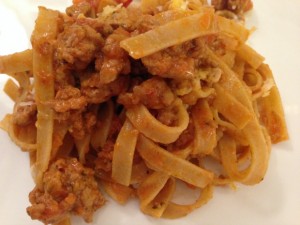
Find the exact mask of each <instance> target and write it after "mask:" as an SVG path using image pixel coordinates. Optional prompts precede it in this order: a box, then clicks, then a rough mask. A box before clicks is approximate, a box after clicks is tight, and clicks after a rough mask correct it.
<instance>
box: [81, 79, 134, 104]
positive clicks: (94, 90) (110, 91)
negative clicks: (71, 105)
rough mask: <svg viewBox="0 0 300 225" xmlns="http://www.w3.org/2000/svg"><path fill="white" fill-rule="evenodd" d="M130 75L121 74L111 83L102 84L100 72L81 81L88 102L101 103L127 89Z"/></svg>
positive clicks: (82, 91) (82, 90)
mask: <svg viewBox="0 0 300 225" xmlns="http://www.w3.org/2000/svg"><path fill="white" fill-rule="evenodd" d="M128 83H129V77H128V76H120V77H118V78H117V79H116V80H114V81H113V82H111V83H109V84H101V81H100V76H99V74H93V75H92V76H90V77H89V78H88V79H86V80H84V81H83V82H82V83H81V93H82V94H83V95H84V96H85V97H86V99H87V102H88V103H94V104H99V103H102V102H105V101H107V100H109V99H110V98H111V97H112V96H116V95H119V94H120V93H122V92H124V91H126V90H127V87H128Z"/></svg>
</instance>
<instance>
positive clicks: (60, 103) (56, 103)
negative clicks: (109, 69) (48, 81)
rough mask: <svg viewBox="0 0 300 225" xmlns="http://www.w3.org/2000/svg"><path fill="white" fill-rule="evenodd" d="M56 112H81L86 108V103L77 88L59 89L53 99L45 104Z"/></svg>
mask: <svg viewBox="0 0 300 225" xmlns="http://www.w3.org/2000/svg"><path fill="white" fill-rule="evenodd" d="M47 104H49V105H51V106H52V107H53V109H54V110H55V111H56V112H59V113H62V112H67V111H70V110H82V109H84V108H85V107H86V105H87V101H86V98H85V97H84V96H82V95H81V92H80V90H79V89H78V88H75V87H72V86H65V87H63V88H62V87H61V88H59V90H58V91H57V93H56V95H55V99H54V100H52V101H49V102H47Z"/></svg>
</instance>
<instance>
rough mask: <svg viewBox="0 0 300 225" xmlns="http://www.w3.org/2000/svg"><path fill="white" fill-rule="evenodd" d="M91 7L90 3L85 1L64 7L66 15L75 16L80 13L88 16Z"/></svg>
mask: <svg viewBox="0 0 300 225" xmlns="http://www.w3.org/2000/svg"><path fill="white" fill-rule="evenodd" d="M91 10H92V7H91V4H90V3H88V2H85V1H82V2H80V3H78V4H73V5H71V6H70V7H68V8H67V9H66V13H67V15H68V16H73V17H77V16H78V15H80V14H83V15H85V16H88V15H89V14H90V13H91Z"/></svg>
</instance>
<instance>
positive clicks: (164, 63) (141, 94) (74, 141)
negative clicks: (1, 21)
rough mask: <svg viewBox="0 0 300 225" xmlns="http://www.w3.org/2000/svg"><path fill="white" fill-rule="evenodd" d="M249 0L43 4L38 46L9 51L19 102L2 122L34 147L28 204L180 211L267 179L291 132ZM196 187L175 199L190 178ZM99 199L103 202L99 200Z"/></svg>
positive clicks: (39, 212) (163, 213) (1, 60)
mask: <svg viewBox="0 0 300 225" xmlns="http://www.w3.org/2000/svg"><path fill="white" fill-rule="evenodd" d="M251 8H252V2H251V0H244V1H242V0H240V1H231V0H226V1H225V0H213V1H212V4H208V2H207V1H206V0H141V1H139V2H134V1H133V2H132V1H131V0H73V4H72V5H71V6H70V7H68V8H67V9H66V10H65V12H59V11H56V10H52V9H48V8H46V7H42V6H40V7H39V9H38V10H39V11H38V17H37V19H36V23H35V27H34V30H33V33H32V36H31V44H32V48H31V49H26V50H24V51H22V52H17V53H13V54H10V55H5V56H0V73H3V74H7V75H9V76H10V79H8V80H7V82H6V84H5V87H4V91H5V93H6V94H7V95H8V96H9V97H10V98H11V100H12V101H13V102H14V108H13V112H11V113H10V114H7V115H6V116H5V118H3V120H2V121H1V123H0V127H1V128H2V129H3V130H5V131H6V132H7V133H8V135H9V137H10V138H11V140H12V141H13V142H14V143H15V144H16V145H17V146H19V147H20V149H21V150H22V151H23V152H27V153H28V154H29V156H30V168H31V171H32V176H33V179H34V181H35V184H36V186H35V187H34V188H33V190H32V191H31V192H30V193H29V200H30V203H31V205H30V206H29V207H28V208H27V213H28V215H29V216H30V217H31V218H32V219H34V220H40V221H41V222H43V223H44V224H55V225H68V224H71V220H70V216H72V215H77V216H80V217H82V218H83V219H84V220H85V221H86V222H92V220H93V214H94V213H95V212H96V211H97V210H98V209H99V208H101V206H103V205H104V204H105V202H106V197H104V194H103V192H105V193H106V194H107V195H108V197H109V198H112V199H114V200H115V201H117V202H118V203H120V204H125V203H126V202H127V201H128V199H130V198H137V199H138V201H139V206H140V210H141V211H142V212H143V213H144V214H147V215H150V216H152V217H155V218H168V219H176V218H179V217H183V216H186V215H188V214H189V213H190V212H192V211H193V210H195V209H197V208H199V207H201V206H203V205H204V204H206V203H207V202H208V201H209V200H210V199H211V198H212V196H213V189H214V188H215V187H217V186H229V187H232V188H234V184H235V183H241V184H245V185H255V184H258V183H259V182H261V181H262V180H263V179H264V176H265V174H266V171H267V168H268V162H269V157H270V153H271V145H272V144H275V143H278V142H281V141H284V140H287V139H288V132H287V128H286V123H285V117H284V112H283V107H282V103H281V99H280V94H279V91H278V88H277V86H276V83H275V81H274V78H273V75H272V71H271V69H270V68H269V66H268V65H267V64H266V63H265V62H264V60H265V59H264V57H263V56H262V55H260V54H259V53H258V52H256V51H255V50H254V49H253V48H252V47H250V46H249V45H248V44H247V40H248V38H249V36H250V34H251V32H252V30H249V29H247V28H246V27H245V26H244V16H243V14H244V12H246V11H248V10H250V9H251ZM182 184H183V187H184V188H186V189H187V190H188V189H194V190H197V191H198V190H199V196H198V197H197V198H196V199H195V200H194V202H193V203H190V204H182V203H179V202H176V201H174V194H175V189H176V187H177V186H178V185H182ZM100 210H101V209H100Z"/></svg>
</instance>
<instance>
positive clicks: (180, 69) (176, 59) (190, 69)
mask: <svg viewBox="0 0 300 225" xmlns="http://www.w3.org/2000/svg"><path fill="white" fill-rule="evenodd" d="M142 62H143V64H144V65H145V66H146V68H147V69H148V71H149V73H151V74H152V75H157V76H161V77H164V78H172V79H177V80H182V79H188V78H191V77H192V76H193V75H194V71H195V62H194V59H193V58H191V57H186V56H184V55H183V54H182V55H180V54H177V53H176V52H173V51H170V52H169V51H168V50H162V51H159V52H156V53H154V54H152V55H149V56H146V57H144V58H142Z"/></svg>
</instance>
